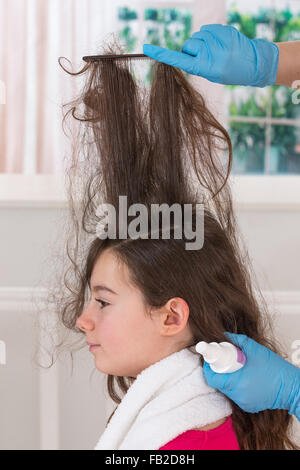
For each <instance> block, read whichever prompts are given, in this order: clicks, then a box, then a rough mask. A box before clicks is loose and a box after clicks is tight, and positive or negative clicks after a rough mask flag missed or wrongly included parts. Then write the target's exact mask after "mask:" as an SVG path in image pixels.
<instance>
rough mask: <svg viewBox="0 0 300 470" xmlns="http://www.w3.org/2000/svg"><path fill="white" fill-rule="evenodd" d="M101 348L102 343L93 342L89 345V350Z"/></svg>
mask: <svg viewBox="0 0 300 470" xmlns="http://www.w3.org/2000/svg"><path fill="white" fill-rule="evenodd" d="M96 348H100V344H91V346H90V347H89V351H93V349H96Z"/></svg>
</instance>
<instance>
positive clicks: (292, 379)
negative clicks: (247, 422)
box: [203, 333, 300, 421]
mask: <svg viewBox="0 0 300 470" xmlns="http://www.w3.org/2000/svg"><path fill="white" fill-rule="evenodd" d="M226 336H227V337H228V338H229V339H230V340H231V341H232V343H233V344H236V345H237V346H238V347H239V348H240V349H241V350H242V351H243V352H244V354H245V356H246V358H247V362H246V364H245V365H244V367H242V368H241V369H239V370H238V371H236V372H232V373H227V374H218V373H215V372H213V371H212V369H211V368H210V366H209V364H208V363H207V362H206V361H204V365H203V372H204V376H205V378H206V381H207V383H208V385H210V386H211V387H213V388H216V389H218V390H219V391H220V392H222V393H224V394H225V395H227V396H228V397H229V398H231V400H233V401H234V402H235V403H236V404H237V405H238V406H239V407H240V408H242V409H243V410H244V411H247V412H250V413H257V412H258V411H262V410H267V409H269V410H274V409H283V410H289V414H294V415H295V416H297V418H298V420H299V421H300V369H299V368H298V367H296V366H294V365H293V364H291V363H290V362H288V361H286V360H285V359H283V358H282V357H281V356H279V355H278V354H276V353H274V352H273V351H271V350H270V349H268V348H266V347H265V346H262V345H261V344H259V343H257V342H256V341H254V340H253V339H251V338H248V337H247V336H245V335H236V334H234V333H226Z"/></svg>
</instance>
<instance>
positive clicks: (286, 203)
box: [0, 173, 300, 210]
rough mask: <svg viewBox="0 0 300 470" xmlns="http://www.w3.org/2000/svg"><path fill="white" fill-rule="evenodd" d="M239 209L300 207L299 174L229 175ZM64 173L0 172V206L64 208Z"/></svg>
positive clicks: (65, 202) (234, 198)
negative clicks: (30, 173) (27, 173)
mask: <svg viewBox="0 0 300 470" xmlns="http://www.w3.org/2000/svg"><path fill="white" fill-rule="evenodd" d="M230 181H231V185H232V193H233V200H234V204H235V207H236V209H238V210H240V209H241V210H245V209H247V210H252V209H253V210H281V209H284V210H300V175H299V176H298V175H269V176H265V175H231V176H230ZM64 185H65V180H64V175H62V174H58V175H23V174H4V173H2V174H0V207H1V208H9V207H15V208H20V207H23V208H25V207H28V208H55V207H67V198H66V192H65V187H64Z"/></svg>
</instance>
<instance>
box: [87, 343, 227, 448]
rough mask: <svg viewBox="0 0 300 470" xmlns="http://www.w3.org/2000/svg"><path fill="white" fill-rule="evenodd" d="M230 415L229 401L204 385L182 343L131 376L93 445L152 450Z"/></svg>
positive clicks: (195, 356) (200, 371) (199, 369)
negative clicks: (129, 383)
mask: <svg viewBox="0 0 300 470" xmlns="http://www.w3.org/2000/svg"><path fill="white" fill-rule="evenodd" d="M231 414H232V408H231V405H230V402H229V400H228V399H227V398H226V397H225V396H224V395H222V394H221V393H220V392H218V391H217V390H215V389H213V388H211V387H209V386H208V385H207V383H206V381H205V378H204V375H203V369H202V367H201V364H200V357H199V355H198V354H193V353H192V352H191V351H190V350H189V349H188V348H185V349H182V350H181V351H178V352H175V353H173V354H170V355H169V356H167V357H165V358H163V359H161V360H160V361H158V362H156V363H154V364H152V365H151V366H149V367H147V368H146V369H144V370H143V371H142V372H141V373H140V374H138V375H137V377H136V379H135V381H134V382H133V383H132V385H131V386H130V387H129V389H128V391H127V393H126V394H125V395H124V397H123V399H122V401H121V403H120V404H119V405H118V407H117V409H116V411H115V413H114V415H113V416H112V418H111V420H110V422H109V423H108V425H107V427H106V428H105V430H104V432H103V434H102V435H101V437H100V439H99V441H98V444H97V445H96V447H95V448H94V449H95V450H100V449H106V450H117V449H123V450H125V449H126V450H138V449H150V450H158V449H159V448H160V447H162V446H163V445H164V444H166V443H167V442H169V441H171V440H172V439H174V438H175V437H177V436H178V435H179V434H182V433H183V432H185V431H187V430H190V429H195V428H199V427H202V426H205V425H207V424H210V423H213V422H215V421H218V420H219V419H221V418H225V417H227V416H229V415H231Z"/></svg>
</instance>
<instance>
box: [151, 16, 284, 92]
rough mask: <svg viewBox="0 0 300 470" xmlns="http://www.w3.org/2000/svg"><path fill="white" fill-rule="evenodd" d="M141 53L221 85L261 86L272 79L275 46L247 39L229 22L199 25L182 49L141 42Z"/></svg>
mask: <svg viewBox="0 0 300 470" xmlns="http://www.w3.org/2000/svg"><path fill="white" fill-rule="evenodd" d="M143 52H144V54H145V55H147V56H149V57H151V58H153V59H155V60H157V61H159V62H164V63H165V64H168V65H172V66H174V67H178V68H180V69H182V70H184V71H185V72H188V73H190V74H192V75H198V76H202V77H204V78H206V79H207V80H210V81H211V82H215V83H222V84H224V85H245V86H256V87H261V88H262V87H265V86H267V85H273V84H274V83H275V82H276V77H277V70H278V62H279V49H278V46H277V45H276V44H274V43H272V42H269V41H267V40H266V39H249V38H248V37H247V36H245V35H244V34H242V33H240V32H239V31H238V29H236V28H234V27H233V26H229V25H222V24H208V25H204V26H201V28H200V31H197V32H196V33H194V34H193V35H192V36H191V38H190V39H188V40H187V41H186V42H185V43H184V44H183V46H182V52H178V51H172V50H169V49H165V48H163V47H159V46H153V45H152V44H144V46H143Z"/></svg>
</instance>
